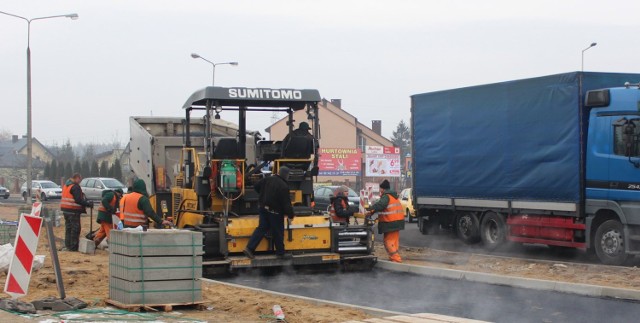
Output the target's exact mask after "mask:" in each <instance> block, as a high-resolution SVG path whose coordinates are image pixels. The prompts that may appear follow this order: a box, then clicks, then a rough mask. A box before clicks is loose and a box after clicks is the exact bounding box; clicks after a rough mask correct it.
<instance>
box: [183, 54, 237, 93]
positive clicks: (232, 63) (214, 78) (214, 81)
mask: <svg viewBox="0 0 640 323" xmlns="http://www.w3.org/2000/svg"><path fill="white" fill-rule="evenodd" d="M191 58H194V59H198V58H199V59H201V60H203V61H205V62H207V63H209V64H211V66H213V77H212V79H211V86H215V85H216V66H218V65H231V66H238V62H224V63H214V62H212V61H210V60H208V59H206V58H204V57H202V56H200V55H198V54H196V53H191Z"/></svg>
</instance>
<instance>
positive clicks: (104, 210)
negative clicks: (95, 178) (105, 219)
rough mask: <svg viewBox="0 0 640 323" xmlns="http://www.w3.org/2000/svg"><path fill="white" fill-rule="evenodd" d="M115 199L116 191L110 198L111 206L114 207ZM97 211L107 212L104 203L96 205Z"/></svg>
mask: <svg viewBox="0 0 640 323" xmlns="http://www.w3.org/2000/svg"><path fill="white" fill-rule="evenodd" d="M116 200H118V198H117V196H116V193H113V198H112V199H111V201H109V205H111V206H112V207H113V208H115V207H116ZM98 212H105V213H107V212H108V211H107V208H106V207H104V205H102V203H100V206H99V207H98Z"/></svg>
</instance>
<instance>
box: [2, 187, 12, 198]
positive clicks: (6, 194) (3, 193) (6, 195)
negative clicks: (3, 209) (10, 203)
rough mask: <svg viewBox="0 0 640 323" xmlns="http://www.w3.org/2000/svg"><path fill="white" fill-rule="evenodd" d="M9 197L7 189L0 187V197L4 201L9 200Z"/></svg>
mask: <svg viewBox="0 0 640 323" xmlns="http://www.w3.org/2000/svg"><path fill="white" fill-rule="evenodd" d="M9 195H11V192H9V189H8V188H6V187H4V186H0V197H2V198H4V199H5V200H6V199H8V198H9Z"/></svg>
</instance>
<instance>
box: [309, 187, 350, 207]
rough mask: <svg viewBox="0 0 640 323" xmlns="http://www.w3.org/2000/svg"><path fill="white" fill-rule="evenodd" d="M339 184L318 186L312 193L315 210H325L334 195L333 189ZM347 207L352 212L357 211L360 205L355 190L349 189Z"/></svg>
mask: <svg viewBox="0 0 640 323" xmlns="http://www.w3.org/2000/svg"><path fill="white" fill-rule="evenodd" d="M339 187H341V186H318V187H317V188H316V189H315V191H314V193H313V195H314V201H315V202H316V207H315V208H316V210H319V211H327V210H328V209H329V205H330V204H331V197H333V196H335V191H336V189H337V188H339ZM348 199H349V208H350V209H352V210H353V211H354V212H358V210H359V208H360V207H359V205H360V196H359V195H358V193H356V191H354V190H352V189H349V196H348Z"/></svg>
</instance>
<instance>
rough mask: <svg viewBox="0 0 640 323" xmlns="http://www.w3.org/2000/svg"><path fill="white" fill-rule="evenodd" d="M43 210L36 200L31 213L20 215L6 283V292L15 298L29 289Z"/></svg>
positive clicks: (23, 294) (25, 293)
mask: <svg viewBox="0 0 640 323" xmlns="http://www.w3.org/2000/svg"><path fill="white" fill-rule="evenodd" d="M41 210H42V203H40V202H36V203H33V207H32V208H31V214H30V215H29V214H24V213H23V214H21V215H20V222H18V232H17V235H16V242H15V244H14V246H15V250H14V251H15V252H14V253H13V258H11V264H9V271H8V272H7V281H6V282H5V284H4V292H5V293H7V294H9V296H11V298H13V299H16V298H18V297H22V296H25V295H27V290H28V289H29V281H30V280H31V269H32V268H33V259H34V258H35V255H36V248H37V247H38V238H39V237H40V228H41V227H42V220H43V219H42V218H41V217H40V211H41Z"/></svg>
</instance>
